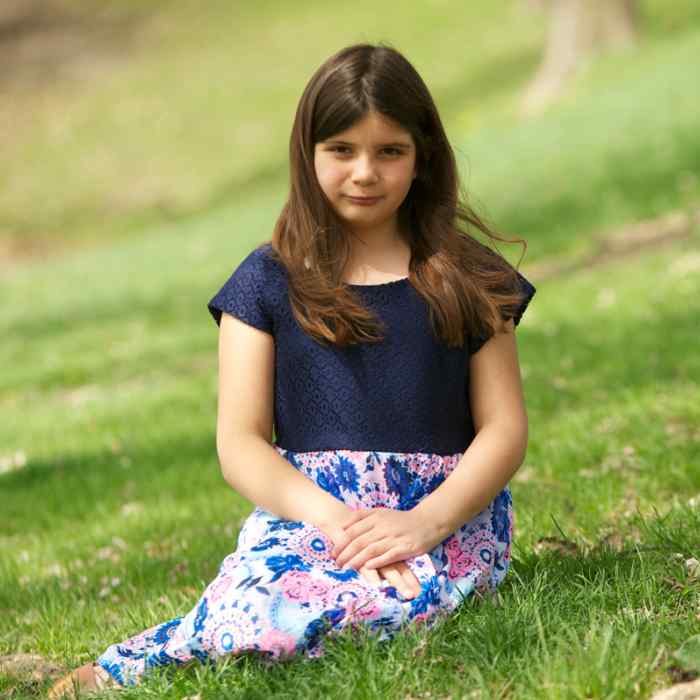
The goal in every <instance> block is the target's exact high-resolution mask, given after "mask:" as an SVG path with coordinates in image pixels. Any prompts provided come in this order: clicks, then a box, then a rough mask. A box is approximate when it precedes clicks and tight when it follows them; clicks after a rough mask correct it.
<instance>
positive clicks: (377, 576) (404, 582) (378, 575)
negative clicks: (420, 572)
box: [317, 509, 421, 598]
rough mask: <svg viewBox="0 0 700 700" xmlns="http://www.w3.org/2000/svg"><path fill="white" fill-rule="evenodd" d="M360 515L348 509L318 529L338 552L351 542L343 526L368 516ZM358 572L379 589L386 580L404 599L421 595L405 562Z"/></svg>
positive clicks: (414, 578)
mask: <svg viewBox="0 0 700 700" xmlns="http://www.w3.org/2000/svg"><path fill="white" fill-rule="evenodd" d="M369 512H371V511H366V513H369ZM358 513H359V511H352V510H350V509H346V510H344V512H342V514H341V515H333V516H332V517H330V518H329V519H328V520H326V521H324V522H322V523H319V524H318V525H317V527H318V528H319V529H320V530H322V531H323V532H324V533H325V534H326V536H328V537H329V538H330V539H331V541H332V542H333V544H334V545H335V549H336V550H342V549H343V548H344V547H345V546H346V545H347V544H349V543H350V541H351V540H350V537H349V536H348V533H347V532H346V531H345V530H344V529H343V527H342V525H345V526H348V525H349V524H350V523H352V522H354V521H355V520H356V519H357V518H358V517H362V516H363V515H364V514H366V513H365V512H364V511H363V512H362V513H359V515H358ZM357 570H358V573H359V574H360V576H362V578H364V579H365V580H366V581H367V582H368V583H371V584H372V585H374V586H376V587H377V588H379V587H380V586H381V582H382V579H386V580H387V581H388V582H389V583H390V584H391V585H392V586H394V587H395V588H396V589H397V590H398V591H399V592H400V593H401V594H402V595H403V597H404V598H413V597H415V596H416V595H418V594H419V593H420V590H421V585H420V582H419V581H418V579H417V578H416V576H415V574H414V573H413V572H412V571H411V570H410V569H409V568H408V566H407V565H406V563H405V562H403V561H400V562H396V563H394V564H388V565H386V566H383V567H377V568H372V569H369V568H367V567H364V566H359V567H357Z"/></svg>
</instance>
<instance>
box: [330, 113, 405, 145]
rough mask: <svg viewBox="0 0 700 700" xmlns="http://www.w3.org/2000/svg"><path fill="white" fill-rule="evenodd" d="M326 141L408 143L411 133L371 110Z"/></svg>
mask: <svg viewBox="0 0 700 700" xmlns="http://www.w3.org/2000/svg"><path fill="white" fill-rule="evenodd" d="M326 141H346V142H348V143H350V142H354V141H367V142H370V143H374V144H375V145H386V144H390V143H401V142H403V143H405V144H406V145H410V144H411V134H410V132H409V131H407V130H406V129H404V128H403V127H402V126H401V125H400V124H398V123H397V122H395V121H393V120H392V119H389V118H387V117H384V116H383V115H379V114H376V113H374V112H371V113H369V114H366V115H365V116H364V117H362V119H360V120H358V121H357V122H355V123H354V124H353V125H352V126H351V127H349V128H347V129H345V130H344V131H339V132H337V133H335V134H333V135H332V136H329V137H328V138H327V139H326Z"/></svg>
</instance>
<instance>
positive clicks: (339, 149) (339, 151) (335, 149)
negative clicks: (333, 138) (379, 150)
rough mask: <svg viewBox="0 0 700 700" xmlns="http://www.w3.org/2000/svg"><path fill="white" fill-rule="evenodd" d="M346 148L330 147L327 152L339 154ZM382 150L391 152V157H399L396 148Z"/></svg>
mask: <svg viewBox="0 0 700 700" xmlns="http://www.w3.org/2000/svg"><path fill="white" fill-rule="evenodd" d="M348 148H349V147H348V146H331V147H330V148H329V149H328V150H329V151H334V152H336V153H341V152H342V151H343V149H345V150H348ZM384 150H385V151H392V152H393V153H392V155H393V154H396V155H401V151H400V150H399V149H398V148H391V147H389V148H385V149H384Z"/></svg>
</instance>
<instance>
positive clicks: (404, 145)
mask: <svg viewBox="0 0 700 700" xmlns="http://www.w3.org/2000/svg"><path fill="white" fill-rule="evenodd" d="M326 143H337V144H340V145H341V146H354V145H355V144H354V143H352V142H351V141H341V140H339V139H328V140H327V141H326ZM377 145H378V146H379V147H380V148H387V147H389V146H395V147H398V148H410V147H411V144H410V143H406V142H404V141H392V142H391V143H380V144H377Z"/></svg>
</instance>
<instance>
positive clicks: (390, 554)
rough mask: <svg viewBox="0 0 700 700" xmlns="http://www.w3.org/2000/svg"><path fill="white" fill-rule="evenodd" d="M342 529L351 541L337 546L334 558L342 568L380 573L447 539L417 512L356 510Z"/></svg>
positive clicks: (381, 509)
mask: <svg viewBox="0 0 700 700" xmlns="http://www.w3.org/2000/svg"><path fill="white" fill-rule="evenodd" d="M340 526H341V527H342V528H343V530H344V532H345V533H346V535H347V536H348V537H349V538H350V540H351V541H350V542H348V543H347V544H346V545H345V546H343V545H342V544H338V543H336V540H335V539H334V540H333V541H334V543H336V546H335V548H334V549H333V551H332V553H331V556H332V557H335V558H336V564H337V565H338V566H343V565H345V567H346V568H351V569H359V568H360V567H365V568H367V569H376V568H379V567H382V566H387V565H388V564H395V563H397V562H401V561H404V560H406V559H410V558H411V557H415V556H418V555H420V554H426V553H427V552H429V551H430V550H431V549H433V547H435V546H436V545H437V544H439V543H440V542H441V541H442V540H443V539H444V535H443V533H442V532H440V531H439V529H438V528H437V527H436V526H435V525H434V524H433V523H431V522H427V521H426V520H424V518H423V517H422V516H421V515H420V514H419V513H418V512H417V511H416V510H393V509H391V508H373V509H371V510H364V509H361V510H356V511H353V512H352V514H351V515H350V516H349V517H348V518H347V519H346V520H344V521H341V523H340Z"/></svg>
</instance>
